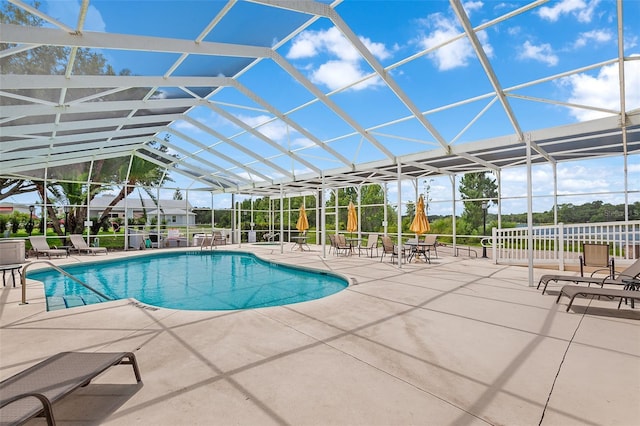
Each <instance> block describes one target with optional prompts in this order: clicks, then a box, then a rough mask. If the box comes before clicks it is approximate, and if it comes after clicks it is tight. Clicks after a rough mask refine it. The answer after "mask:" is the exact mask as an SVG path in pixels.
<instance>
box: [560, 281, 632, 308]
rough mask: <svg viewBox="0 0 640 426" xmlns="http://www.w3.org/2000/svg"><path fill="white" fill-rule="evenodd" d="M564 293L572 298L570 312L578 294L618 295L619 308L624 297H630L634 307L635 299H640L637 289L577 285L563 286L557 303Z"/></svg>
mask: <svg viewBox="0 0 640 426" xmlns="http://www.w3.org/2000/svg"><path fill="white" fill-rule="evenodd" d="M563 295H565V296H567V297H568V298H569V299H570V300H569V304H568V305H567V312H569V309H570V308H571V305H572V304H573V299H575V298H576V296H584V297H587V296H593V297H595V296H598V297H600V296H605V297H608V298H610V299H615V298H616V297H619V298H620V302H618V309H620V306H621V305H622V300H623V299H625V300H626V299H630V300H631V307H632V308H633V307H634V303H633V302H634V300H640V291H637V290H627V289H625V290H621V289H617V288H599V287H580V286H577V285H565V286H563V287H562V289H560V293H559V294H558V298H557V299H556V303H558V302H559V301H560V298H561V297H562V296H563Z"/></svg>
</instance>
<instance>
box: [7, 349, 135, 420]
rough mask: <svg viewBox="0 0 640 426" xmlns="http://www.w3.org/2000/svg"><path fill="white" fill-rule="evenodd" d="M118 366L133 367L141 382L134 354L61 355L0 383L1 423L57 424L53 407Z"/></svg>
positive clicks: (70, 353)
mask: <svg viewBox="0 0 640 426" xmlns="http://www.w3.org/2000/svg"><path fill="white" fill-rule="evenodd" d="M118 364H129V365H131V366H132V367H133V373H134V375H135V377H136V382H137V383H140V382H141V381H142V379H141V377H140V370H139V369H138V363H137V362H136V357H135V355H134V354H133V353H131V352H61V353H59V354H57V355H54V356H52V357H50V358H48V359H46V360H44V361H42V362H40V363H39V364H36V365H34V366H32V367H30V368H27V369H26V370H24V371H22V372H20V373H18V374H16V375H14V376H12V377H10V378H8V379H6V380H3V381H2V382H1V383H0V389H1V392H0V395H1V401H0V418H1V419H2V424H22V423H23V422H25V421H27V420H29V419H31V418H33V417H35V416H38V415H40V414H42V415H44V416H45V417H46V419H47V424H48V425H54V424H55V419H54V416H53V411H52V407H51V406H52V404H53V403H54V402H56V401H58V400H60V399H62V398H64V397H65V396H67V395H69V394H70V393H71V392H73V391H74V390H76V389H78V388H79V387H82V386H87V385H88V384H89V383H90V382H91V380H93V379H94V378H95V377H97V376H98V375H99V374H100V373H102V372H104V371H105V370H107V369H108V368H110V367H112V366H115V365H118Z"/></svg>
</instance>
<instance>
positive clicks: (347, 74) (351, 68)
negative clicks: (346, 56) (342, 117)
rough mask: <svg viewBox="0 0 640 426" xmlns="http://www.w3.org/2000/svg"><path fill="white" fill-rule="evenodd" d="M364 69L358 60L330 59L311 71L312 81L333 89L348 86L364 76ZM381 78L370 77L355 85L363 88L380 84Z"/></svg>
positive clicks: (358, 88)
mask: <svg viewBox="0 0 640 426" xmlns="http://www.w3.org/2000/svg"><path fill="white" fill-rule="evenodd" d="M364 74H365V73H364V71H363V70H362V68H361V67H360V65H359V64H358V63H357V62H350V61H328V62H325V63H324V64H322V65H320V66H319V67H318V68H317V69H316V70H315V71H313V72H312V73H311V81H312V82H314V83H316V84H324V85H325V86H327V87H328V88H329V89H331V90H335V89H339V88H341V87H345V86H348V85H349V84H351V83H353V82H354V81H357V80H359V79H360V78H362V77H363V76H364ZM379 84H380V80H379V79H369V80H366V81H364V82H362V83H360V84H358V85H356V86H354V87H353V89H355V90H362V89H365V88H367V87H370V86H372V85H379Z"/></svg>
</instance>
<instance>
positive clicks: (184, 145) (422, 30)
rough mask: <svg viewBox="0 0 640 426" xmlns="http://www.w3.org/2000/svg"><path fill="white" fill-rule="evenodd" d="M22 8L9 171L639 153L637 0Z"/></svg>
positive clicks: (232, 175)
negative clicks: (50, 58) (138, 162)
mask: <svg viewBox="0 0 640 426" xmlns="http://www.w3.org/2000/svg"><path fill="white" fill-rule="evenodd" d="M11 3H12V4H13V5H14V6H15V7H16V8H17V10H19V11H21V12H23V13H25V14H26V16H28V17H30V19H29V22H30V23H29V24H25V23H24V22H20V23H15V22H13V23H12V22H11V21H10V20H9V19H8V18H6V19H5V20H4V22H3V23H2V28H1V31H0V37H1V40H0V42H1V43H2V49H3V50H2V56H1V57H0V59H1V60H2V61H3V62H2V65H3V67H2V75H1V76H0V102H1V107H2V112H1V125H2V128H1V135H0V141H1V142H0V166H1V168H0V175H1V176H5V177H6V176H11V177H34V178H42V177H44V176H48V177H49V178H50V177H51V176H52V175H53V174H54V173H51V172H49V173H45V169H47V168H48V169H50V170H61V169H64V170H67V171H71V170H84V171H86V170H87V169H89V166H82V165H81V164H82V163H90V162H92V161H95V160H100V159H106V158H120V157H121V158H122V161H123V162H128V161H129V158H130V157H131V156H138V157H140V158H143V159H146V160H149V161H152V162H154V163H155V164H157V165H159V166H162V167H165V168H166V169H167V171H168V172H169V173H170V174H171V175H172V176H180V178H181V179H185V180H187V181H188V182H189V183H188V187H190V188H193V189H203V190H209V191H213V192H217V191H224V192H230V191H236V192H260V191H264V192H265V193H269V192H273V191H277V190H279V188H280V185H281V184H283V185H285V186H287V187H290V188H294V189H296V190H301V189H304V188H317V187H318V186H319V185H321V184H322V183H323V182H324V183H325V184H332V185H341V186H342V185H352V184H357V183H361V182H366V181H387V180H393V179H396V178H397V176H398V175H397V173H398V171H400V173H402V175H403V176H404V177H412V178H413V177H423V176H428V175H431V174H438V175H441V174H454V173H466V172H470V171H478V170H487V169H500V168H505V167H517V166H522V165H524V164H525V162H526V158H527V150H526V147H527V143H529V142H530V143H531V146H532V156H531V159H532V161H533V162H534V163H536V162H556V161H571V160H575V159H577V158H592V157H604V156H613V155H624V154H628V153H634V152H638V151H640V113H639V110H640V77H639V74H640V71H639V70H640V60H639V59H640V57H639V56H638V55H637V54H638V53H639V52H640V49H639V48H638V42H637V40H638V38H639V35H640V34H639V32H640V3H639V2H635V1H618V2H600V3H598V2H592V3H589V4H587V3H584V4H583V2H545V1H535V2H530V3H522V2H516V3H509V4H507V3H500V4H498V3H494V2H489V3H481V2H474V3H468V4H463V3H461V2H459V1H457V0H452V1H451V2H445V1H406V2H405V1H400V2H398V1H370V2H367V1H344V2H340V1H336V2H333V3H328V2H312V1H295V2H294V1H285V0H282V1H278V0H271V1H266V0H265V1H261V0H256V1H228V2H222V1H220V2H218V1H216V2H203V1H161V2H150V1H127V2H117V1H116V2H113V1H86V2H83V3H82V4H78V3H77V2H75V1H64V0H59V1H55V2H46V1H45V2H43V3H42V5H41V6H40V7H39V8H38V9H35V8H34V7H32V6H30V5H28V4H25V3H23V2H20V1H12V2H11ZM578 3H579V4H578ZM3 5H4V6H5V8H6V7H7V3H6V2H5V3H3ZM634 40H635V42H634ZM78 52H81V53H82V54H79V53H78ZM54 54H56V55H59V56H60V57H59V58H58V62H57V64H58V65H57V67H55V70H53V71H52V69H51V68H48V71H47V72H43V69H44V68H43V67H42V61H44V60H45V59H43V58H46V55H54ZM89 59H93V60H95V62H96V63H92V62H91V61H89ZM99 60H104V63H99ZM621 64H624V67H623V68H624V72H621V68H620V65H621ZM595 87H597V89H596V88H595ZM622 117H624V119H623V118H622ZM398 164H400V165H401V166H400V168H398ZM68 165H76V166H75V167H74V168H68V167H66V166H68ZM122 179H125V177H124V176H123V177H122Z"/></svg>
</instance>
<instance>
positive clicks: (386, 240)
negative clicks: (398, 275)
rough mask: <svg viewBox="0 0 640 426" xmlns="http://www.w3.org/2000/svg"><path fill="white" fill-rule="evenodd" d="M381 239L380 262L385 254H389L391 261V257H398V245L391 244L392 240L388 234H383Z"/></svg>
mask: <svg viewBox="0 0 640 426" xmlns="http://www.w3.org/2000/svg"><path fill="white" fill-rule="evenodd" d="M381 240H382V256H381V257H380V262H382V259H384V255H385V254H389V255H391V263H393V259H394V258H397V257H398V246H396V245H395V244H393V241H392V240H391V238H390V237H389V236H388V235H383V236H382V237H381Z"/></svg>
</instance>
